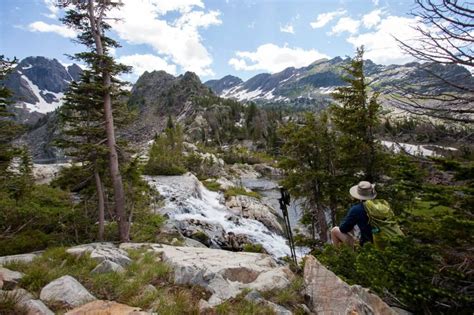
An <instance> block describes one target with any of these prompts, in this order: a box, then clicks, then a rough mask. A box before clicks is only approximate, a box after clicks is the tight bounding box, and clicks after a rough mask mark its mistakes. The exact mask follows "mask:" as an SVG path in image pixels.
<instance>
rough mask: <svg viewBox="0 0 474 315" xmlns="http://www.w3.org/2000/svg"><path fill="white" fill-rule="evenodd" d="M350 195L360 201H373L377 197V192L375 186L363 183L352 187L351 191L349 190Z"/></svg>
mask: <svg viewBox="0 0 474 315" xmlns="http://www.w3.org/2000/svg"><path fill="white" fill-rule="evenodd" d="M349 193H350V194H351V196H352V197H354V198H356V199H359V200H371V199H374V198H375V197H376V196H377V192H376V191H375V185H373V184H371V183H370V182H365V181H362V182H360V183H359V184H357V185H355V186H352V187H351V189H349Z"/></svg>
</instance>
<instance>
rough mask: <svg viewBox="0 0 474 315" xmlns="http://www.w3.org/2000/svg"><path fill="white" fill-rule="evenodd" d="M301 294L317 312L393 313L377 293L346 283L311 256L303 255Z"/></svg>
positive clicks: (337, 314) (336, 314) (320, 314)
mask: <svg viewBox="0 0 474 315" xmlns="http://www.w3.org/2000/svg"><path fill="white" fill-rule="evenodd" d="M304 284H305V296H306V297H307V299H308V303H307V304H308V305H309V306H310V308H311V311H312V312H315V313H317V314H318V315H345V314H347V315H349V314H350V315H354V314H367V315H370V314H374V315H375V314H377V315H379V314H380V315H396V314H397V313H396V312H395V311H393V310H392V309H391V308H390V307H389V306H388V305H387V304H386V303H385V302H383V301H382V300H381V299H380V298H379V297H378V296H376V295H374V294H372V293H369V292H368V290H367V289H364V288H362V287H360V286H350V285H348V284H347V283H345V282H344V281H342V280H341V279H340V278H339V277H337V276H336V275H335V274H334V273H333V272H331V271H330V270H328V269H327V268H326V267H324V266H323V265H322V264H321V263H320V262H319V261H318V260H317V259H316V258H314V257H313V256H307V257H306V258H305V267H304Z"/></svg>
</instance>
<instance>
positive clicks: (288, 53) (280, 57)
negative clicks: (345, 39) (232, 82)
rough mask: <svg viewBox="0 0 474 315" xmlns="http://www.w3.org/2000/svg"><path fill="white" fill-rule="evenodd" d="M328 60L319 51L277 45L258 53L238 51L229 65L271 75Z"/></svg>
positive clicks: (267, 45)
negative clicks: (322, 59) (262, 71)
mask: <svg viewBox="0 0 474 315" xmlns="http://www.w3.org/2000/svg"><path fill="white" fill-rule="evenodd" d="M321 58H328V56H327V55H325V54H323V53H320V52H318V51H317V50H314V49H311V50H304V49H302V48H298V47H295V48H290V47H288V46H286V45H285V46H284V47H279V46H277V45H275V44H270V43H269V44H264V45H261V46H259V47H258V48H257V50H256V51H254V52H250V51H237V52H236V53H235V57H234V58H231V59H230V60H229V64H230V65H231V66H233V67H234V69H235V70H237V71H239V70H246V71H255V70H264V71H269V72H271V73H275V72H278V71H282V70H284V69H285V68H288V67H296V68H298V67H304V66H307V65H308V64H310V63H312V62H313V61H315V60H317V59H321Z"/></svg>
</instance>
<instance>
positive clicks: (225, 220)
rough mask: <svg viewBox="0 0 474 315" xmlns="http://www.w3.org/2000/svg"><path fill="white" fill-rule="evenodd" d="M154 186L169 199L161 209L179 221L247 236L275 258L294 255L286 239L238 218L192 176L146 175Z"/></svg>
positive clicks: (217, 194) (263, 227)
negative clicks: (192, 222)
mask: <svg viewBox="0 0 474 315" xmlns="http://www.w3.org/2000/svg"><path fill="white" fill-rule="evenodd" d="M145 180H146V181H147V182H148V183H149V185H150V186H152V187H154V188H155V189H157V190H158V192H159V193H160V195H161V196H163V197H164V198H165V206H164V208H162V209H161V210H160V212H162V213H166V214H168V216H169V217H170V218H171V219H174V220H176V221H178V222H183V221H186V220H190V219H194V220H199V221H200V222H205V223H207V224H211V225H217V226H220V227H222V229H223V230H224V232H225V233H229V232H232V233H234V234H235V235H237V234H244V235H246V236H247V237H248V239H250V240H251V241H252V242H253V243H258V244H261V245H262V246H263V248H264V249H265V250H266V251H267V252H268V253H269V254H271V255H272V256H273V257H275V258H282V257H285V256H288V255H289V254H290V248H289V246H288V245H287V243H286V239H285V238H284V237H282V236H280V235H278V234H276V233H273V232H272V231H270V230H269V229H268V228H267V227H266V226H264V225H263V224H262V223H261V222H259V221H257V220H252V219H246V218H238V220H230V219H229V218H232V217H235V215H234V214H233V213H232V212H231V211H230V210H229V209H228V208H227V207H226V206H225V205H223V203H222V202H221V200H222V196H221V195H220V194H219V193H217V192H212V191H210V190H208V189H206V188H205V187H204V186H203V185H202V184H201V183H200V182H199V180H198V179H197V178H196V177H195V176H194V175H192V174H189V173H188V174H185V175H182V176H146V177H145Z"/></svg>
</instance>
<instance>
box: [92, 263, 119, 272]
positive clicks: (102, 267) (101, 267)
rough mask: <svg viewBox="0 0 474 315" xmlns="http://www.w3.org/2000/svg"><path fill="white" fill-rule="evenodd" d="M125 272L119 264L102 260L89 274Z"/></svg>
mask: <svg viewBox="0 0 474 315" xmlns="http://www.w3.org/2000/svg"><path fill="white" fill-rule="evenodd" d="M108 272H119V273H120V272H125V269H124V268H123V267H122V266H120V265H119V264H116V263H114V262H113V261H110V260H104V261H103V262H101V263H100V264H98V265H97V266H96V267H95V268H94V269H93V270H92V271H91V273H108Z"/></svg>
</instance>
